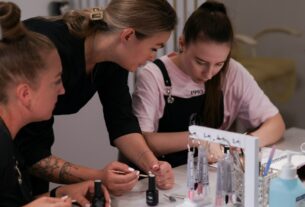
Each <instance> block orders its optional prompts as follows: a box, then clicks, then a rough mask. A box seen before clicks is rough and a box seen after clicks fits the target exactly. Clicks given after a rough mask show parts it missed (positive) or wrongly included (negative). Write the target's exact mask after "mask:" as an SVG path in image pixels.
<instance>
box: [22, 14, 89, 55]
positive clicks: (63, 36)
mask: <svg viewBox="0 0 305 207" xmlns="http://www.w3.org/2000/svg"><path fill="white" fill-rule="evenodd" d="M23 23H24V25H25V26H26V27H27V28H28V29H29V30H31V31H33V32H37V33H40V34H42V35H44V36H46V37H48V38H49V39H50V40H51V41H52V42H53V43H54V44H55V46H56V47H57V49H59V51H61V50H65V49H69V47H71V48H70V49H71V50H74V49H75V47H82V44H83V40H82V39H81V38H78V37H76V36H74V35H72V34H71V33H70V32H69V29H68V26H67V25H66V23H65V22H64V21H63V20H48V19H45V18H42V17H34V18H31V19H27V20H24V21H23Z"/></svg>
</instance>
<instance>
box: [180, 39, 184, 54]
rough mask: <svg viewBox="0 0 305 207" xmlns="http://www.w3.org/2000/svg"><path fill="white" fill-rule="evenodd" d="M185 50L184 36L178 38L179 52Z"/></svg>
mask: <svg viewBox="0 0 305 207" xmlns="http://www.w3.org/2000/svg"><path fill="white" fill-rule="evenodd" d="M184 50H185V40H184V36H180V37H179V52H183V51H184Z"/></svg>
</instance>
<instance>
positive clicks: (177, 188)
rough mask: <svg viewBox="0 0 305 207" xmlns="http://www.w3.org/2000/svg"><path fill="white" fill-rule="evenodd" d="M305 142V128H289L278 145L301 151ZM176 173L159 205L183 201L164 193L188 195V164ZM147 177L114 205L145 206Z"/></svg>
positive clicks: (213, 174) (171, 205)
mask: <svg viewBox="0 0 305 207" xmlns="http://www.w3.org/2000/svg"><path fill="white" fill-rule="evenodd" d="M303 142H305V130H304V129H298V128H289V129H288V130H286V132H285V134H284V137H283V139H282V140H281V141H280V142H279V143H278V144H277V145H276V146H277V148H279V149H287V150H293V151H299V148H300V145H301V144H302V143H303ZM173 170H174V173H175V180H176V182H175V185H174V188H173V189H171V190H166V191H163V190H159V204H158V205H157V206H158V207H159V206H160V207H162V206H164V207H165V206H166V207H174V206H176V205H178V204H180V203H182V202H183V200H182V199H177V201H176V202H170V201H169V199H168V198H166V197H164V196H163V194H167V195H170V194H179V195H186V192H187V189H186V166H185V165H183V166H180V167H177V168H174V169H173ZM209 175H210V182H211V183H215V181H216V170H215V169H214V168H210V174H209ZM147 186H148V185H147V179H143V180H141V181H140V182H138V184H137V185H136V186H135V188H134V189H133V190H132V191H131V192H129V193H127V194H125V195H123V196H120V197H113V198H112V207H145V206H148V205H147V204H146V199H145V195H146V190H147ZM213 186H214V185H210V188H211V194H212V195H214V192H215V189H213Z"/></svg>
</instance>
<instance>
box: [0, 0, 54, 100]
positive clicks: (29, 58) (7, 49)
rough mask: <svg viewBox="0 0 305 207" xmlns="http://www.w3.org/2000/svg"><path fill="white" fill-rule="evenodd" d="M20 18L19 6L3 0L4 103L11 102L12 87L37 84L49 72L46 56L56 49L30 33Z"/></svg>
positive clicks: (0, 85) (0, 73)
mask: <svg viewBox="0 0 305 207" xmlns="http://www.w3.org/2000/svg"><path fill="white" fill-rule="evenodd" d="M20 15H21V11H20V9H19V7H18V6H17V5H16V4H14V3H11V2H2V1H0V27H1V39H0V103H6V102H7V101H8V96H7V88H8V86H9V85H10V84H12V83H16V82H17V81H19V80H26V81H28V82H29V83H30V84H32V85H34V84H35V83H36V79H37V76H38V74H39V72H40V71H42V70H45V62H44V56H45V55H46V54H48V53H49V52H51V50H53V49H55V46H54V45H53V44H52V43H51V42H50V41H49V40H48V39H47V38H46V37H44V36H42V35H40V34H38V33H34V32H30V31H28V30H27V29H26V28H25V27H24V26H23V24H22V22H21V21H20Z"/></svg>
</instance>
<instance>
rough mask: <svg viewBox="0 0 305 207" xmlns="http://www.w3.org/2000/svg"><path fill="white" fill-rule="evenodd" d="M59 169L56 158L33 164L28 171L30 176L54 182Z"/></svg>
mask: <svg viewBox="0 0 305 207" xmlns="http://www.w3.org/2000/svg"><path fill="white" fill-rule="evenodd" d="M59 169H60V166H59V159H58V158H56V157H52V156H50V157H47V158H45V159H43V160H40V161H39V162H38V163H36V164H34V165H33V166H32V167H31V169H30V171H31V173H32V174H34V175H36V176H37V177H40V178H42V179H45V180H48V181H55V180H56V171H58V170H59Z"/></svg>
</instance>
